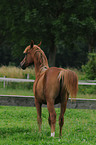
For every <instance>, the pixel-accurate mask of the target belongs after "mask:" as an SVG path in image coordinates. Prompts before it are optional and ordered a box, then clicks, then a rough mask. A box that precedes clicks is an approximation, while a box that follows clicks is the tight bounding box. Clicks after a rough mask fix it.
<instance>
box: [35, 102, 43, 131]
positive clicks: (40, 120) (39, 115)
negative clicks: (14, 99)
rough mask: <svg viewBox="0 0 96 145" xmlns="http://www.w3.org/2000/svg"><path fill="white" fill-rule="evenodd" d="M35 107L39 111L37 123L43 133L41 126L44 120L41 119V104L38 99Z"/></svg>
mask: <svg viewBox="0 0 96 145" xmlns="http://www.w3.org/2000/svg"><path fill="white" fill-rule="evenodd" d="M35 106H36V109H37V122H38V126H39V131H41V124H42V118H41V104H40V103H39V102H38V100H37V99H35Z"/></svg>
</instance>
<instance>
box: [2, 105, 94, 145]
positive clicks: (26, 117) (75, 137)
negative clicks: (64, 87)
mask: <svg viewBox="0 0 96 145" xmlns="http://www.w3.org/2000/svg"><path fill="white" fill-rule="evenodd" d="M56 113H57V119H56V120H57V121H56V135H55V138H52V137H50V127H49V124H48V111H47V108H42V132H41V133H39V132H38V125H37V113H36V108H35V107H8V106H0V144H1V145H13V144H14V145H17V144H18V145H21V144H22V145H58V144H65V145H69V144H70V145H77V144H78V145H96V110H82V109H81V110H78V109H76V110H75V109H67V110H66V113H65V125H64V126H63V131H62V137H61V139H60V138H59V125H58V119H59V113H60V108H56Z"/></svg>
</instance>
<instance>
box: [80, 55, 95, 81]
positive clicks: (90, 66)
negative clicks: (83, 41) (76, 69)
mask: <svg viewBox="0 0 96 145" xmlns="http://www.w3.org/2000/svg"><path fill="white" fill-rule="evenodd" d="M82 70H83V71H84V72H85V79H89V80H95V79H96V53H91V54H89V60H88V62H87V64H86V65H85V66H84V65H83V66H82Z"/></svg>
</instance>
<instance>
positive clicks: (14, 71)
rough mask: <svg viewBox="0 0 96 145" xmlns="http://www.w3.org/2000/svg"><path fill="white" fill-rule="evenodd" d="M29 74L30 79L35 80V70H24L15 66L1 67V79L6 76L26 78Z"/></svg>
mask: <svg viewBox="0 0 96 145" xmlns="http://www.w3.org/2000/svg"><path fill="white" fill-rule="evenodd" d="M27 74H29V76H30V79H35V70H34V68H33V69H31V68H26V69H25V70H22V69H20V68H18V67H15V66H14V67H13V66H8V67H7V66H2V67H0V77H4V76H6V77H7V78H26V77H27Z"/></svg>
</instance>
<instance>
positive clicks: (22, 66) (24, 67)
mask: <svg viewBox="0 0 96 145" xmlns="http://www.w3.org/2000/svg"><path fill="white" fill-rule="evenodd" d="M20 67H21V68H22V69H26V66H25V63H24V62H23V61H22V62H21V63H20Z"/></svg>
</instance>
